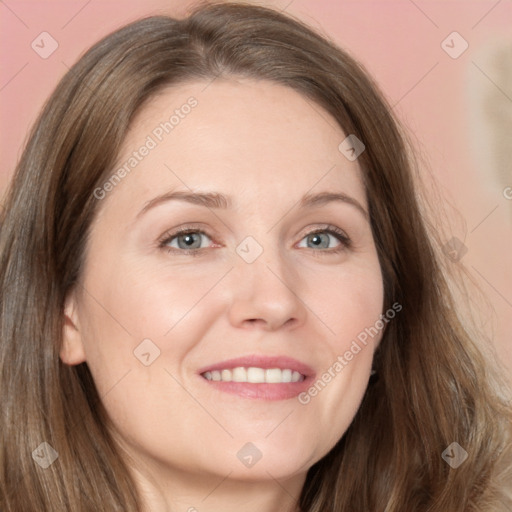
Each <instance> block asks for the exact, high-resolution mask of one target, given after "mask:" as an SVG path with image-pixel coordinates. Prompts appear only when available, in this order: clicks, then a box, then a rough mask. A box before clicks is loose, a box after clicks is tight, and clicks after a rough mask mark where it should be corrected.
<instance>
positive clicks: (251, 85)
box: [0, 4, 512, 512]
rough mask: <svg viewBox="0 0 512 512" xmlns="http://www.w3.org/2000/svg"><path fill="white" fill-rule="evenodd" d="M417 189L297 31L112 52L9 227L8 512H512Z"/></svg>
mask: <svg viewBox="0 0 512 512" xmlns="http://www.w3.org/2000/svg"><path fill="white" fill-rule="evenodd" d="M415 194H416V192H415V189H414V185H413V180H412V171H411V166H410V163H409V160H408V157H407V149H406V146H405V142H404V140H403V136H402V135H401V134H400V132H399V130H398V128H397V124H396V122H395V121H394V120H393V119H392V117H391V115H390V113H389V108H388V107H387V105H386V103H385V101H384V100H383V98H382V97H381V95H380V93H379V92H378V91H377V88H376V86H375V85H374V84H373V83H372V82H371V81H370V79H369V78H368V76H367V75H366V73H365V72H364V70H363V69H362V68H361V67H360V66H359V65H358V64H357V63H356V62H354V60H353V59H352V58H350V57H349V56H348V55H347V54H346V53H345V52H343V51H341V50H340V49H338V48H336V47H335V46H334V45H333V44H331V43H329V42H327V41H326V40H324V39H323V38H321V37H320V36H319V35H317V34H315V33H314V32H312V31H311V30H310V29H308V28H307V27H306V26H304V25H303V24H301V23H300V22H297V21H295V20H293V19H291V18H289V17H286V16H284V15H282V14H279V13H277V12H275V11H273V10H269V9H265V8H261V7H254V6H247V5H236V4H223V5H217V6H207V7H202V8H199V9H197V10H196V11H195V12H194V13H192V15H191V16H190V17H188V18H186V19H184V20H174V19H171V18H168V17H153V18H148V19H145V20H142V21H139V22H136V23H133V24H131V25H129V26H127V27H125V28H123V29H121V30H119V31H118V32H116V33H114V34H112V35H110V36H108V37H107V38H105V39H104V40H103V41H101V42H99V43H98V44H97V45H95V46H94V47H93V48H92V49H91V50H90V51H88V52H87V53H86V54H85V55H84V56H83V57H82V58H81V59H80V60H79V62H78V63H77V64H76V65H75V66H73V68H72V69H71V70H70V72H69V73H68V74H66V76H65V77H64V78H63V80H62V81H61V82H60V84H59V85H58V87H57V89H56V90H55V92H54V93H53V95H52V96H51V98H50V100H49V102H48V103H47V105H46V106H45V108H44V110H43V112H42V114H41V116H40V118H39V120H38V121H37V123H36V125H35V127H34V129H33V131H32V134H31V137H30V140H29V141H28V144H27V147H26V149H25V151H24V153H23V155H22V158H21V160H20V162H19V165H18V168H17V171H16V173H15V176H14V179H13V182H12V187H11V189H10V194H9V197H8V202H7V207H6V213H5V214H4V216H3V219H2V231H1V251H2V259H1V273H0V275H1V280H2V290H3V295H2V309H1V317H0V325H1V351H2V352H1V353H2V357H1V361H2V363H1V364H2V390H3V394H2V396H3V402H2V428H1V432H2V434H1V435H2V441H1V443H0V446H1V450H2V466H1V467H2V472H1V476H0V482H1V484H0V488H1V503H2V510H5V511H21V510H23V511H30V510H38V511H41V510H48V511H50V510H51V511H60V510H62V511H65V510H66V511H68V510H77V511H78V510H80V511H82V510H84V511H85V510H91V511H92V510H119V511H127V510H129V511H140V510H151V511H173V512H174V511H177V510H188V511H193V510H198V511H216V510H223V511H229V510H234V509H235V508H236V509H237V510H240V508H243V510H244V511H251V510H258V511H274V510H280V511H282V510H288V511H298V510H301V511H308V512H313V511H333V512H334V511H337V512H338V511H361V510H365V511H372V512H375V511H386V512H390V511H410V510H415V511H427V510H428V511H429V512H434V511H443V512H444V511H447V510H449V511H470V510H475V511H476V510H479V511H482V510H493V511H496V510H502V511H505V510H510V507H511V504H512V501H511V497H510V494H508V495H507V492H509V489H507V488H506V483H507V482H508V483H509V482H510V480H509V479H510V475H511V474H510V471H511V470H510V458H509V457H510V455H509V452H510V428H511V426H510V425H511V423H510V419H511V415H510V411H509V410H508V409H507V407H506V403H505V400H504V399H501V398H500V397H499V396H498V392H497V389H496V387H495V386H494V385H491V383H493V382H495V381H496V382H498V379H497V378H496V379H494V378H492V379H491V377H490V376H491V375H492V372H491V370H490V368H489V366H488V365H486V363H485V361H484V358H483V356H482V354H481V353H480V351H479V350H478V349H477V346H476V344H475V342H476V341H477V340H473V339H472V337H471V336H470V335H469V334H468V333H467V331H466V329H465V328H464V326H463V325H462V323H461V321H460V319H459V317H458V316H457V314H456V311H455V305H454V302H453V299H452V296H451V294H450V291H449V289H448V287H447V284H446V281H445V278H444V276H443V273H442V272H441V269H440V263H439V261H438V260H437V256H436V253H435V251H434V247H433V242H432V239H431V237H430V236H429V235H428V233H427V230H426V227H425V221H424V219H423V218H422V217H421V215H420V211H419V206H418V203H417V200H416V195H415ZM370 374H373V377H371V378H370Z"/></svg>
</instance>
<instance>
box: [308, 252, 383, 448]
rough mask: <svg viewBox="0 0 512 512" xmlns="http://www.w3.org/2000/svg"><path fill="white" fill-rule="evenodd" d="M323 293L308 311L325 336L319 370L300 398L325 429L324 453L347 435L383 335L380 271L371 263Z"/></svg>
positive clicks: (339, 277) (340, 276)
mask: <svg viewBox="0 0 512 512" xmlns="http://www.w3.org/2000/svg"><path fill="white" fill-rule="evenodd" d="M326 290H327V291H325V293H323V294H320V295H319V297H318V300H317V301H316V302H315V301H314V300H313V298H314V296H313V295H312V296H311V298H310V300H311V309H312V310H313V309H314V308H316V309H315V311H318V312H321V314H320V313H319V314H318V316H321V318H322V320H323V322H324V324H325V326H326V329H329V334H328V335H326V336H325V337H324V338H323V343H322V344H321V345H319V350H321V351H322V353H323V357H322V362H323V366H322V371H321V372H319V373H318V374H317V376H316V380H315V382H313V383H312V385H311V386H310V387H309V388H308V389H307V390H306V392H304V393H302V394H301V395H300V396H299V403H300V404H301V405H302V407H304V408H305V409H309V410H308V411H307V413H305V414H304V417H305V418H307V419H308V421H311V422H314V423H317V422H318V424H322V425H329V427H328V428H325V429H324V431H323V433H322V434H323V439H322V448H323V451H324V452H325V453H326V452H327V451H328V450H329V449H330V448H331V447H332V446H333V445H334V444H335V443H336V442H337V441H338V440H339V439H340V438H341V437H342V435H343V434H344V433H345V431H346V430H347V428H348V427H349V425H350V423H351V422H352V420H353V418H354V416H355V414H356V412H357V409H358V408H359V406H360V403H361V400H362V398H363V396H364V393H365V391H366V388H367V385H368V378H369V374H370V371H371V366H372V361H373V354H374V351H375V348H376V346H377V344H378V342H379V341H380V338H381V336H382V332H383V327H384V325H385V323H383V322H382V320H381V316H382V313H383V311H382V307H383V294H384V290H383V284H382V276H381V273H380V267H379V266H378V264H377V262H376V261H375V262H374V264H372V265H367V266H364V267H360V268H356V267H353V268H351V269H350V270H348V267H347V271H346V272H344V271H343V272H337V273H336V275H332V276H331V277H330V279H329V286H328V287H326Z"/></svg>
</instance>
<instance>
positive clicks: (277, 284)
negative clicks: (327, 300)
mask: <svg viewBox="0 0 512 512" xmlns="http://www.w3.org/2000/svg"><path fill="white" fill-rule="evenodd" d="M274 237H275V235H274ZM274 237H273V236H272V234H268V233H267V236H265V242H264V243H260V242H258V241H257V240H256V238H254V237H252V236H251V237H246V238H245V239H244V240H242V242H241V243H240V244H239V245H238V246H237V249H236V252H237V257H236V260H235V269H234V272H233V276H232V280H233V281H232V283H233V288H232V303H231V311H230V316H231V321H232V322H233V323H235V324H237V325H241V324H243V323H245V322H250V323H251V324H253V323H254V322H255V321H259V322H260V323H262V324H265V325H266V326H267V328H277V327H279V326H281V325H283V324H285V323H287V322H288V323H294V324H297V323H298V322H301V321H303V320H304V316H305V311H304V304H303V303H302V301H301V300H300V298H299V296H298V294H297V288H298V284H299V279H298V278H299V276H298V275H297V273H296V272H295V270H294V269H293V268H292V267H291V266H290V262H289V261H288V260H287V259H286V254H285V253H284V251H283V250H282V248H281V247H280V246H279V244H278V243H276V242H272V243H271V239H273V238H274ZM261 239H262V236H260V240H261ZM292 319H293V322H291V320H292Z"/></svg>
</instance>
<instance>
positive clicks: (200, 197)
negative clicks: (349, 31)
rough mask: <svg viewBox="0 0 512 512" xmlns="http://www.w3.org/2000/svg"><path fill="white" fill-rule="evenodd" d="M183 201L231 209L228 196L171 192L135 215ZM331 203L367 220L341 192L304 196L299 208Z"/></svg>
mask: <svg viewBox="0 0 512 512" xmlns="http://www.w3.org/2000/svg"><path fill="white" fill-rule="evenodd" d="M173 200H174V201H185V202H187V203H190V204H195V205H199V206H204V207H206V208H212V209H223V210H225V209H228V208H231V207H232V204H233V203H232V201H231V199H230V198H229V197H228V196H225V195H224V194H220V193H218V192H186V191H178V190H176V191H173V192H168V193H166V194H162V195H160V196H157V197H155V198H154V199H151V200H150V201H148V202H147V203H146V204H145V205H144V207H143V208H142V210H141V211H140V212H139V213H138V214H137V218H138V217H140V216H142V215H143V214H144V213H146V212H147V211H148V210H150V209H152V208H155V207H156V206H159V205H160V204H162V203H166V202H168V201H173ZM332 202H342V203H346V204H349V205H352V206H354V207H355V208H356V209H357V210H358V211H359V212H360V213H361V214H362V215H363V216H364V218H365V219H367V220H368V219H369V215H368V212H367V211H366V210H365V209H364V207H363V206H362V205H361V203H360V202H359V201H358V200H357V199H355V198H353V197H351V196H349V195H347V194H344V193H342V192H319V193H317V194H306V195H305V196H304V197H302V199H301V200H300V202H299V208H301V209H305V208H318V207H319V206H323V205H325V204H328V203H332Z"/></svg>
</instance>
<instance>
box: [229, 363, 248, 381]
mask: <svg viewBox="0 0 512 512" xmlns="http://www.w3.org/2000/svg"><path fill="white" fill-rule="evenodd" d="M232 375H233V382H247V370H246V369H245V368H242V367H241V366H239V367H237V368H233V370H232Z"/></svg>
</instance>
